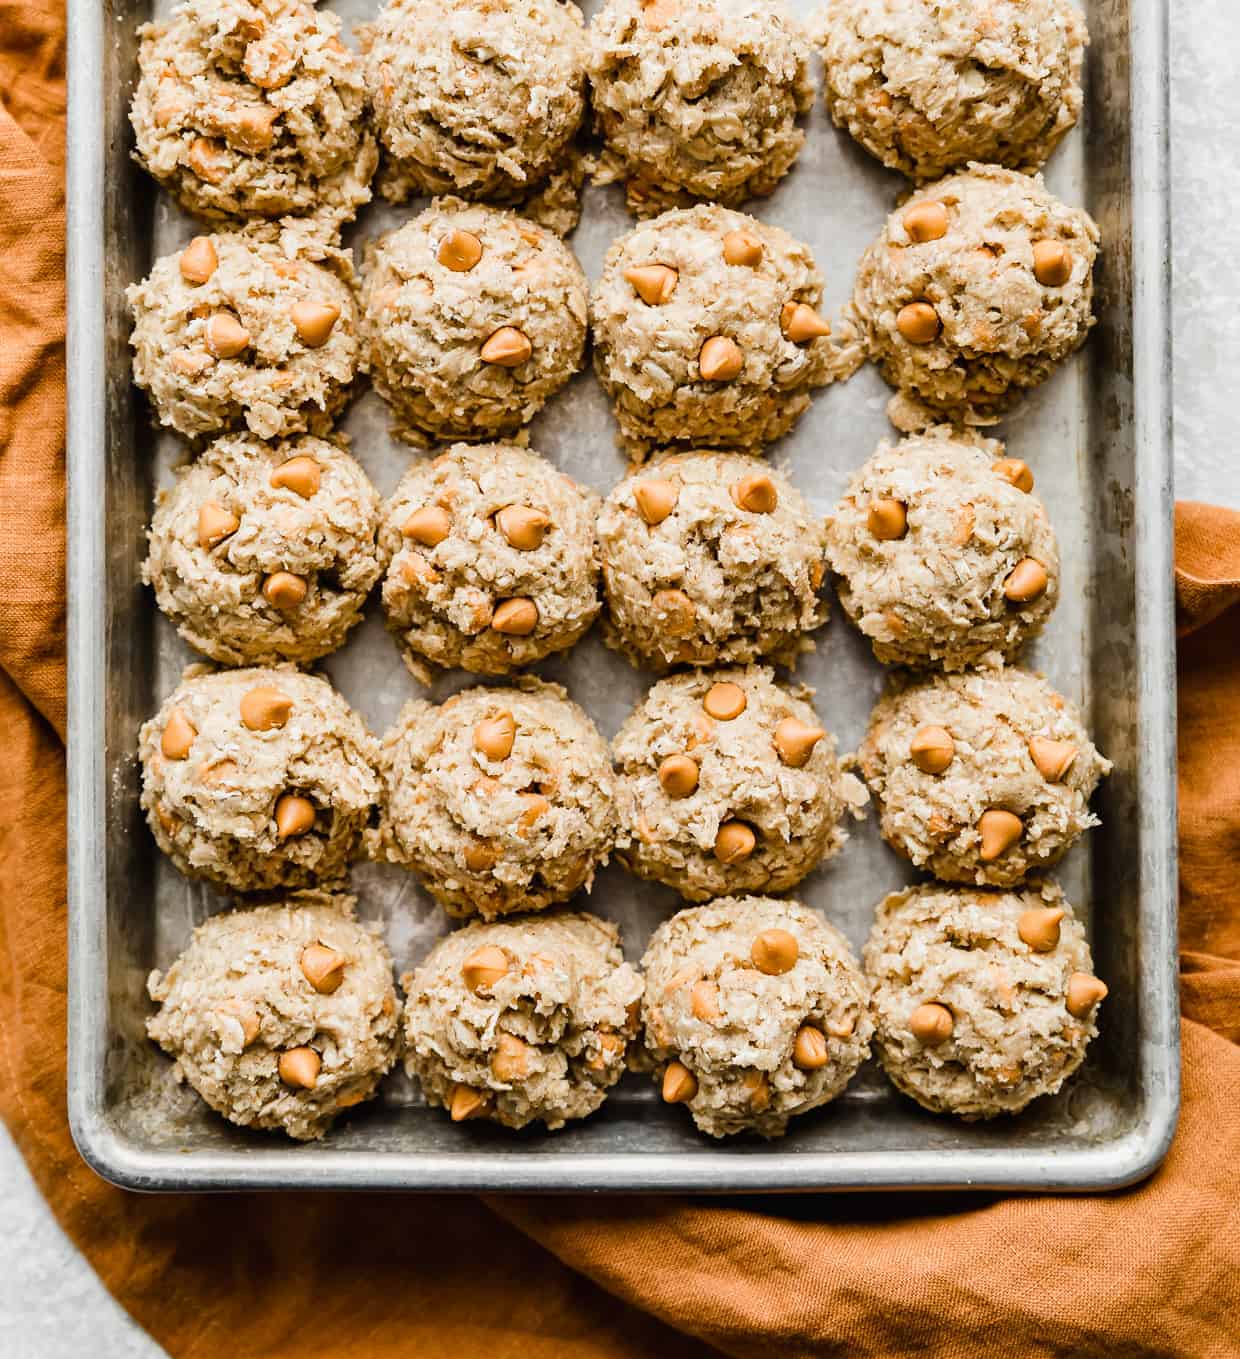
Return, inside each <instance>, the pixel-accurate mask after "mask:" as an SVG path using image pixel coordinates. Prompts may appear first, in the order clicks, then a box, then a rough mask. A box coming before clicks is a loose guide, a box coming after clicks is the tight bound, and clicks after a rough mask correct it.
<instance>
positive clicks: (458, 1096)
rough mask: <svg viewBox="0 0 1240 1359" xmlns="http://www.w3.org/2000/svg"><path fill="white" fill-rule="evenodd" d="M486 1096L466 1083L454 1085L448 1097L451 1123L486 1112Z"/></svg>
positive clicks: (476, 1116) (460, 1121)
mask: <svg viewBox="0 0 1240 1359" xmlns="http://www.w3.org/2000/svg"><path fill="white" fill-rule="evenodd" d="M486 1104H487V1097H486V1095H485V1094H483V1093H482V1092H481V1091H479V1090H474V1089H473V1088H472V1087H471V1086H468V1085H455V1086H453V1087H452V1093H451V1095H450V1096H449V1099H448V1113H449V1114H450V1116H451V1118H452V1121H453V1123H464V1122H465V1121H466V1120H467V1119H471V1118H478V1117H480V1116H481V1115H482V1114H483V1113H485V1112H486Z"/></svg>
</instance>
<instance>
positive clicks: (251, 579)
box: [142, 434, 381, 665]
mask: <svg viewBox="0 0 1240 1359" xmlns="http://www.w3.org/2000/svg"><path fill="white" fill-rule="evenodd" d="M378 524H379V497H378V494H377V493H376V491H375V489H374V487H373V486H372V485H371V484H370V481H369V480H368V478H367V476H366V473H365V472H363V471H362V469H361V467H360V466H359V465H358V463H357V462H356V461H355V460H354V459H353V458H352V457H350V456H349V454H348V453H347V452H346V451H345V449H344V447H343V445H342V443H338V442H331V443H329V442H328V441H326V440H324V439H316V438H313V437H312V436H309V435H307V436H304V437H302V438H299V439H287V440H283V441H281V442H279V443H264V442H263V441H262V440H261V439H256V438H254V437H253V435H249V434H234V435H228V436H225V437H224V438H222V439H217V440H216V441H215V442H214V443H213V444H211V445H209V446H208V448H207V449H206V451H205V452H204V453H203V454H202V456H201V457H200V458H198V459H196V460H195V461H194V462H191V463H187V464H186V465H185V466H183V467H182V468H180V469H179V471H178V472H177V479H176V484H175V485H174V486H173V487H172V489H171V490H169V491H161V492H160V494H159V498H158V501H157V503H156V507H155V517H154V519H153V521H152V523H151V530H150V535H149V536H150V553H149V555H148V556H147V559H146V562H145V563H144V565H143V568H142V575H143V579H144V580H146V582H147V583H148V584H149V585H152V586H154V589H155V599H156V602H157V603H158V604H159V607H160V608H161V609H162V610H163V612H164V613H165V614H166V615H167V617H168V618H169V619H170V620H171V621H172V622H173V623H174V624H175V625H176V628H177V631H178V632H180V634H181V636H182V637H184V638H185V640H186V641H187V642H188V643H189V644H190V645H191V646H193V647H195V648H197V650H199V651H201V652H203V653H204V654H205V655H207V656H210V657H211V659H212V660H214V661H219V662H220V663H221V664H223V665H271V664H275V663H277V662H279V661H296V662H298V663H299V664H303V665H304V664H306V663H307V662H310V661H313V660H316V659H317V658H318V657H320V656H325V655H326V654H327V653H328V652H329V651H335V650H336V648H337V647H338V646H340V645H341V644H342V643H343V642H344V640H345V637H346V636H347V634H348V632H349V630H350V628H352V627H354V626H355V625H356V624H357V623H358V622H359V621H360V620H361V617H362V609H363V607H364V605H365V603H366V596H367V595H368V594H369V593H370V590H371V588H372V586H373V585H374V583H375V582H376V581H377V580H378V579H379V576H380V574H381V567H380V563H379V549H378V545H377V543H376V541H375V534H376V532H377V530H378Z"/></svg>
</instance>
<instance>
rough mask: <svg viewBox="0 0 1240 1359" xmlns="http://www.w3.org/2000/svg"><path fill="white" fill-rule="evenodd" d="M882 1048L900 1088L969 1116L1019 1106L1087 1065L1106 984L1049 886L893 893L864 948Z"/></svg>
mask: <svg viewBox="0 0 1240 1359" xmlns="http://www.w3.org/2000/svg"><path fill="white" fill-rule="evenodd" d="M864 957H865V970H866V975H867V976H868V978H869V981H870V986H871V998H870V1011H871V1014H872V1015H873V1018H874V1025H875V1033H874V1038H875V1046H876V1048H877V1050H878V1055H879V1058H880V1059H881V1061H882V1064H883V1068H884V1069H885V1070H886V1072H887V1075H888V1076H889V1077H890V1078H891V1081H892V1083H893V1084H894V1085H895V1086H896V1088H897V1089H898V1090H901V1091H903V1093H904V1094H906V1095H909V1096H911V1097H912V1098H913V1099H915V1100H916V1101H917V1103H918V1104H920V1105H922V1107H923V1108H926V1109H929V1110H930V1111H931V1112H932V1113H940V1114H956V1115H958V1116H959V1117H960V1118H963V1119H967V1120H970V1121H972V1120H973V1119H978V1118H993V1117H994V1116H995V1115H996V1114H1014V1113H1017V1112H1019V1111H1020V1110H1021V1109H1023V1108H1024V1107H1025V1105H1027V1104H1028V1103H1029V1101H1030V1100H1032V1099H1036V1098H1037V1097H1038V1096H1039V1095H1050V1094H1054V1093H1055V1091H1056V1090H1058V1089H1059V1087H1060V1086H1061V1085H1062V1084H1063V1083H1064V1081H1066V1080H1067V1079H1068V1077H1069V1076H1071V1075H1072V1073H1073V1072H1074V1071H1075V1070H1076V1069H1077V1067H1078V1066H1080V1064H1081V1062H1082V1061H1083V1060H1084V1058H1085V1049H1086V1047H1087V1046H1088V1045H1089V1041H1090V1039H1091V1038H1093V1037H1095V1035H1096V1034H1097V1032H1098V1027H1097V1025H1096V1023H1095V1022H1094V1020H1095V1016H1096V1013H1097V1008H1098V1003H1099V1002H1100V1001H1101V1000H1102V999H1103V997H1104V996H1105V995H1106V992H1107V988H1106V986H1105V985H1103V983H1102V982H1101V981H1099V980H1098V978H1097V977H1095V976H1094V975H1093V962H1092V960H1091V958H1090V953H1089V944H1088V943H1087V942H1086V940H1085V929H1084V927H1083V926H1082V924H1081V922H1080V921H1079V920H1077V919H1076V917H1075V916H1074V915H1073V912H1072V907H1071V905H1069V903H1068V901H1067V899H1066V898H1065V897H1064V894H1063V893H1062V892H1061V891H1060V890H1059V888H1058V887H1057V886H1056V885H1055V884H1054V883H1052V882H1042V883H1039V884H1038V886H1037V887H1036V888H1031V889H1030V890H1028V891H1024V892H994V891H989V892H988V891H984V890H978V889H975V888H966V887H943V886H940V885H939V884H937V883H932V884H928V885H927V886H924V887H913V888H910V889H908V890H907V891H903V892H895V893H893V894H892V895H891V896H889V897H887V898H886V899H885V900H884V901H883V902H882V903H881V904H880V906H879V908H878V915H877V919H876V920H875V922H874V929H873V932H872V933H871V935H870V938H869V942H868V943H867V944H866V946H865V954H864Z"/></svg>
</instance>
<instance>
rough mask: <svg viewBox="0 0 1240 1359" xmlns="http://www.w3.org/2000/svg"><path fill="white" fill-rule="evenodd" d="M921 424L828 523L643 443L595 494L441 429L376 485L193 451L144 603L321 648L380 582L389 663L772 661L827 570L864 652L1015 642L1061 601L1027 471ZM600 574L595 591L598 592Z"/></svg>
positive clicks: (202, 635)
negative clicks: (578, 658) (644, 454)
mask: <svg viewBox="0 0 1240 1359" xmlns="http://www.w3.org/2000/svg"><path fill="white" fill-rule="evenodd" d="M1003 453H1004V450H1003V446H1002V445H1001V444H1000V443H998V442H996V441H994V440H987V439H983V438H981V437H980V436H976V435H969V434H953V433H951V432H950V431H948V430H946V429H943V428H935V429H932V430H930V431H928V432H927V433H925V434H921V435H913V436H910V437H908V438H905V439H904V440H902V441H901V442H900V443H899V444H897V445H889V444H882V445H881V446H880V447H879V449H878V451H877V452H876V453H875V454H874V455H873V456H872V457H871V458H870V459H869V460H868V461H867V462H866V463H865V464H864V466H863V467H861V468H860V469H859V471H858V472H857V473H856V474H855V475H854V476H853V478H852V479H851V481H850V483H849V485H848V488H847V490H846V492H845V494H844V496H843V498H842V499H841V501H840V503H839V504H838V506H837V507H836V509H835V511H834V513H833V514H832V515H831V516H829V517H828V519H827V520H826V521H825V523H824V522H823V521H821V520H819V519H818V517H817V516H816V515H815V514H813V512H812V511H811V510H810V508H809V506H808V504H807V503H806V501H805V499H804V497H803V496H802V495H801V494H800V492H799V491H797V489H796V488H795V487H794V486H793V485H791V483H790V482H789V481H788V479H787V478H786V477H785V476H784V475H783V474H782V473H781V472H779V471H778V470H777V469H775V468H774V467H772V466H770V465H768V464H766V463H764V462H763V461H761V460H759V459H755V458H752V457H748V456H744V455H741V454H736V453H722V452H697V453H680V454H668V455H664V456H662V457H660V458H658V459H656V460H654V461H652V462H650V463H647V464H645V465H644V466H643V467H641V468H638V469H636V470H634V471H632V472H631V473H630V474H629V475H628V476H627V477H625V478H624V479H623V480H622V481H621V482H620V483H619V484H618V485H617V486H616V487H615V488H613V490H612V491H611V493H610V494H609V495H608V496H607V497H606V499H605V500H602V501H600V500H599V498H598V496H596V495H595V494H594V493H593V492H592V491H589V490H587V489H585V488H583V487H580V486H578V485H577V484H576V483H575V482H573V481H572V480H571V479H570V478H569V477H567V476H565V475H564V474H563V473H561V472H559V471H557V470H556V469H554V468H553V467H552V466H551V465H550V464H549V463H547V462H546V461H545V460H544V459H542V458H541V457H540V456H539V455H538V454H536V453H534V452H532V451H530V450H528V449H523V448H518V447H513V446H510V445H482V446H476V445H458V446H456V447H454V448H452V449H449V450H448V451H447V452H445V453H443V454H441V455H439V456H438V457H436V458H434V459H432V460H427V461H419V462H416V463H414V464H413V465H412V466H411V467H410V469H409V471H408V472H407V473H406V474H405V476H404V477H403V479H402V480H401V482H400V484H399V485H398V486H397V488H396V490H395V492H394V493H393V495H392V496H391V497H390V498H389V499H388V500H387V502H386V503H384V504H382V505H381V504H380V501H379V497H378V495H377V493H376V492H375V490H374V488H373V487H372V486H371V484H370V482H369V480H368V479H367V477H366V475H365V473H364V472H363V470H362V468H361V467H360V465H359V464H358V463H357V462H356V460H355V459H354V458H353V457H351V456H350V454H349V453H348V452H347V451H346V448H345V446H344V443H343V442H342V441H339V440H337V441H327V440H323V439H319V438H317V437H315V436H311V435H306V436H302V437H301V438H298V439H292V440H287V441H281V442H276V443H264V442H263V441H261V440H259V439H256V438H254V437H253V436H249V435H232V436H227V437H225V438H222V439H219V440H217V441H216V442H214V443H213V444H211V445H209V446H208V448H207V449H206V451H205V452H204V453H203V454H202V455H201V456H200V457H199V458H197V459H196V460H195V461H193V462H192V463H189V464H187V465H186V466H184V467H183V468H181V470H180V471H179V473H178V475H177V479H176V482H175V484H174V485H173V487H172V488H171V489H170V490H168V491H164V492H161V493H160V496H159V499H158V501H157V505H156V509H155V515H154V519H153V521H152V525H151V529H150V550H149V555H148V557H147V560H146V562H145V565H144V568H143V574H144V577H145V579H146V580H147V581H148V583H149V584H151V585H152V586H153V587H154V590H155V596H156V600H157V602H158V604H159V607H160V608H161V609H162V610H163V612H164V613H165V614H166V615H167V616H168V617H169V618H170V619H171V620H172V622H173V623H175V625H176V626H177V628H178V629H179V630H180V632H181V635H182V636H183V637H184V638H185V639H186V641H188V642H189V643H190V644H191V645H192V646H193V647H195V648H196V649H197V650H198V651H200V652H202V653H203V654H204V655H206V656H208V657H210V658H211V659H212V660H214V661H217V662H219V663H221V664H225V665H243V664H274V663H277V662H281V661H294V662H297V663H300V664H306V663H308V662H311V661H314V660H316V659H318V658H319V657H321V656H324V655H326V654H328V653H329V652H331V651H333V650H335V649H336V648H337V647H339V646H341V645H342V644H343V642H344V641H345V639H346V637H347V635H348V633H349V630H350V629H351V628H352V627H353V626H354V625H355V624H356V623H357V622H358V621H359V620H360V619H361V616H362V611H363V608H364V605H365V602H366V600H367V598H368V596H369V594H370V592H371V591H372V590H373V589H374V587H375V586H376V584H377V583H379V582H380V581H381V582H382V585H381V592H380V593H381V597H382V603H383V609H384V614H385V616H386V619H387V623H388V627H389V628H390V630H391V631H392V633H393V634H394V636H395V637H396V639H397V641H398V643H399V645H400V646H401V648H402V651H403V653H404V655H405V658H406V662H407V664H408V665H409V666H410V668H411V669H413V670H414V672H415V673H417V674H419V675H421V676H423V677H428V676H429V674H430V672H431V670H432V669H433V668H435V667H461V668H463V669H466V670H469V671H471V672H473V673H476V674H486V675H500V674H506V673H510V672H512V671H514V670H517V669H520V668H522V667H524V666H528V665H530V664H532V663H534V662H536V661H538V660H541V659H542V658H544V657H545V656H548V655H550V654H552V653H553V652H556V651H562V650H564V649H566V648H568V647H571V646H572V645H573V644H574V643H575V642H576V641H578V639H579V638H581V637H582V636H583V635H584V634H585V632H586V631H587V630H588V629H589V628H590V626H591V625H592V623H593V622H594V620H595V618H596V617H597V615H598V614H599V612H600V609H601V608H602V604H603V601H604V600H605V601H606V604H607V613H606V616H605V618H604V634H603V635H604V640H605V641H606V642H607V644H608V645H609V646H612V647H613V648H615V649H616V650H618V651H620V652H622V653H623V654H624V655H625V656H626V657H627V658H628V659H629V660H630V661H632V662H633V663H634V664H635V665H638V666H645V667H648V668H651V669H654V670H656V671H662V670H666V669H668V668H669V667H672V666H677V665H685V664H690V665H698V666H703V665H720V664H737V663H740V664H744V663H748V662H752V661H757V660H761V659H763V658H770V659H773V660H778V661H781V662H783V663H785V664H788V665H792V664H794V663H795V661H796V659H797V656H798V655H799V653H800V652H802V651H803V650H805V649H806V648H808V647H810V646H811V645H812V642H811V641H810V640H809V637H808V634H809V633H811V632H812V631H813V630H814V629H816V628H818V627H820V626H821V625H822V624H823V623H824V622H825V621H826V618H827V606H826V601H825V599H824V598H823V595H822V593H821V591H822V587H823V584H824V579H825V576H826V573H827V569H828V567H829V568H830V569H831V571H832V572H833V573H834V575H835V579H836V583H837V589H838V594H839V598H840V601H841V603H842V604H843V607H844V609H845V611H846V612H847V614H848V615H849V617H850V618H851V619H852V620H853V621H854V622H855V623H856V624H857V626H858V627H859V628H860V629H861V631H862V632H863V633H864V634H865V635H866V636H867V638H868V639H869V640H870V642H871V644H872V646H873V648H874V651H875V654H876V655H877V657H878V659H879V660H881V661H883V662H887V663H893V664H904V665H910V666H914V667H927V666H941V667H943V668H944V669H947V670H959V669H961V668H963V667H966V666H969V665H976V664H991V663H994V662H996V661H999V660H1003V659H1011V658H1012V657H1014V656H1015V655H1016V654H1017V653H1018V652H1019V651H1020V649H1021V647H1022V646H1023V645H1024V643H1025V642H1026V641H1027V640H1029V639H1030V638H1031V637H1033V636H1036V635H1037V634H1038V633H1039V632H1040V631H1041V629H1042V627H1043V625H1044V623H1045V622H1046V620H1047V618H1048V617H1049V616H1050V614H1051V612H1052V610H1053V609H1054V607H1055V604H1056V601H1057V599H1058V595H1059V553H1058V548H1057V545H1056V540H1055V534H1054V531H1053V529H1052V528H1051V525H1050V522H1049V520H1048V518H1047V515H1046V511H1045V508H1044V507H1043V505H1042V502H1041V501H1040V500H1039V499H1038V497H1037V496H1036V495H1035V494H1034V493H1033V474H1032V472H1031V471H1030V470H1029V468H1028V466H1027V465H1026V464H1025V463H1023V462H1021V461H1020V460H1018V459H1012V458H1007V457H1005V456H1003ZM600 584H601V587H602V589H601V594H600Z"/></svg>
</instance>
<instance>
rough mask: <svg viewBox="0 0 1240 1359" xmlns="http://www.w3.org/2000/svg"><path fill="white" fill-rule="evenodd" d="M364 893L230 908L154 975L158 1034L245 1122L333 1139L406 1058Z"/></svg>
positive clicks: (304, 1137)
mask: <svg viewBox="0 0 1240 1359" xmlns="http://www.w3.org/2000/svg"><path fill="white" fill-rule="evenodd" d="M353 908H354V899H353V898H352V897H347V896H332V895H330V894H328V893H326V892H294V893H291V894H290V895H288V896H286V897H284V898H283V899H282V900H280V901H279V902H277V903H275V904H273V905H268V906H259V907H256V908H255V909H253V910H248V911H243V910H237V911H226V912H224V913H223V914H221V915H216V916H212V917H211V918H210V919H209V920H207V921H206V922H205V923H204V924H202V925H199V926H198V928H197V929H196V930H195V931H194V937H193V939H192V940H191V941H190V944H189V947H188V948H187V949H186V950H185V951H184V952H183V953H182V954H181V956H180V957H179V958H178V959H177V960H176V961H175V962H174V963H173V964H172V966H171V967H170V968H169V969H168V970H167V972H164V973H160V972H158V971H156V972H152V973H151V975H150V978H149V980H148V982H147V990H148V991H149V993H150V996H151V999H152V1000H154V1001H155V1002H157V1003H158V1005H159V1011H158V1013H156V1014H155V1015H153V1016H152V1017H151V1018H150V1019H148V1020H147V1022H146V1030H147V1033H148V1034H149V1035H150V1036H151V1037H152V1038H153V1039H154V1040H155V1042H157V1043H158V1044H159V1045H160V1047H162V1048H163V1049H164V1051H165V1052H167V1054H168V1055H169V1056H170V1057H172V1058H174V1059H175V1061H176V1068H175V1071H176V1076H177V1079H178V1080H184V1081H187V1082H188V1083H189V1084H190V1085H191V1086H192V1087H193V1088H194V1089H195V1090H196V1091H197V1092H198V1093H199V1094H200V1095H201V1096H202V1098H203V1099H204V1100H206V1102H207V1103H208V1104H209V1105H210V1106H211V1108H212V1109H214V1110H215V1111H216V1112H217V1113H219V1114H223V1116H224V1117H225V1118H226V1119H228V1120H229V1122H231V1123H237V1124H240V1125H241V1126H242V1127H243V1128H278V1129H280V1130H281V1131H282V1132H285V1133H287V1134H288V1135H289V1136H290V1137H295V1138H297V1139H298V1140H299V1141H310V1140H313V1139H315V1138H319V1137H322V1136H323V1134H324V1133H325V1132H327V1130H328V1129H329V1128H330V1127H331V1124H332V1121H333V1119H335V1118H336V1116H337V1115H338V1114H340V1113H341V1112H343V1111H344V1110H345V1109H351V1108H353V1107H354V1106H355V1105H358V1104H361V1103H362V1102H363V1101H365V1100H368V1099H370V1098H371V1097H372V1096H373V1095H374V1094H375V1092H376V1090H377V1088H378V1085H379V1082H380V1081H381V1080H382V1079H383V1077H384V1076H385V1075H386V1074H387V1072H388V1071H389V1070H391V1068H392V1066H393V1064H394V1063H395V1061H396V1050H397V1044H398V1040H399V1028H400V1002H399V1001H398V1000H397V997H396V988H395V986H394V985H393V983H392V958H391V955H390V954H389V953H388V950H387V945H386V944H385V943H384V942H383V939H382V936H381V935H380V934H379V931H378V929H377V927H372V926H367V925H361V924H359V923H358V922H357V921H356V920H355V919H354V917H353Z"/></svg>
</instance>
